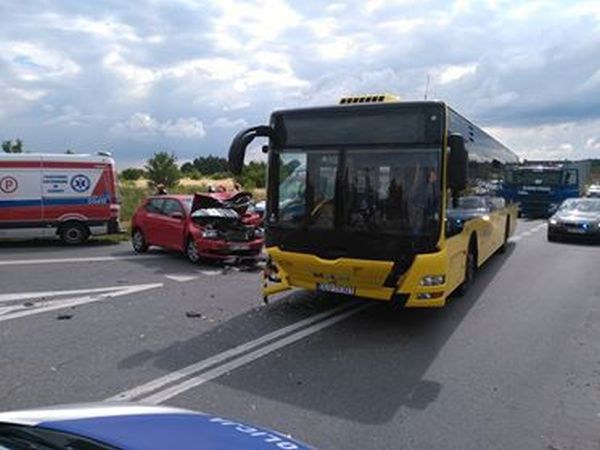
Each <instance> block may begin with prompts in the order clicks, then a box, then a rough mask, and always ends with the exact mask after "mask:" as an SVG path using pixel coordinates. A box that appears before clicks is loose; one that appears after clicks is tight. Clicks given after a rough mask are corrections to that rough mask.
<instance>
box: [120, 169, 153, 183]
mask: <svg viewBox="0 0 600 450" xmlns="http://www.w3.org/2000/svg"><path fill="white" fill-rule="evenodd" d="M145 174H146V173H145V172H144V169H138V168H137V167H129V168H127V169H123V171H121V173H120V174H119V177H121V178H122V179H123V180H139V179H140V178H142V177H143V176H144V175H145Z"/></svg>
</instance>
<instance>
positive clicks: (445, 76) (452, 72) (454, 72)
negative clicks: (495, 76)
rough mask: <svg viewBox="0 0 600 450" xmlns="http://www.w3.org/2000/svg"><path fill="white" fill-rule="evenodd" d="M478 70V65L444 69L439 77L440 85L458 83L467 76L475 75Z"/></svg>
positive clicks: (472, 64)
mask: <svg viewBox="0 0 600 450" xmlns="http://www.w3.org/2000/svg"><path fill="white" fill-rule="evenodd" d="M476 70H477V64H475V63H471V64H464V65H460V66H448V67H446V68H444V69H442V70H441V71H440V73H439V75H438V82H439V83H440V84H448V83H452V82H454V81H458V80H460V79H461V78H463V77H466V76H467V75H471V74H473V73H475V71H476Z"/></svg>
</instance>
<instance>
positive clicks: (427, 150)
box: [229, 95, 518, 307]
mask: <svg viewBox="0 0 600 450" xmlns="http://www.w3.org/2000/svg"><path fill="white" fill-rule="evenodd" d="M257 137H265V138H268V145H265V146H264V147H263V151H264V152H266V153H267V155H268V173H267V205H266V211H265V217H264V219H265V232H266V247H267V253H268V255H269V258H268V262H267V265H266V267H265V272H264V280H265V284H264V290H263V295H264V300H265V301H267V299H268V297H269V296H270V295H273V294H276V293H279V292H283V291H285V290H288V289H292V288H302V289H309V290H316V291H324V292H334V293H339V294H345V295H348V296H359V297H366V298H369V299H376V300H382V301H389V302H393V303H395V304H399V305H402V306H406V307H441V306H443V305H444V304H445V302H446V299H447V297H448V296H449V295H450V294H451V293H452V292H453V291H455V290H457V289H459V290H461V291H464V290H466V288H467V287H468V286H469V284H470V283H471V280H472V279H473V276H474V275H475V273H476V271H477V269H478V268H479V267H480V266H481V265H482V264H483V263H484V262H485V261H486V260H487V259H488V258H490V257H491V256H492V255H493V254H494V253H495V252H497V251H502V250H503V249H504V248H505V247H506V243H507V240H508V238H509V237H510V235H511V234H512V233H513V231H514V229H515V226H516V218H517V207H516V205H512V204H507V203H505V202H504V200H503V199H502V198H499V197H496V196H494V195H493V193H492V191H493V186H494V183H493V182H492V179H493V178H497V177H498V176H499V174H500V173H502V170H503V168H504V165H505V164H508V163H515V162H517V161H518V158H517V156H516V155H515V154H514V153H513V152H512V151H510V150H509V149H508V148H506V147H505V146H504V145H502V144H501V143H500V142H498V141H497V140H495V139H494V138H492V137H491V136H490V135H488V134H487V133H486V132H484V131H483V130H482V129H481V128H479V127H477V126H475V125H474V124H473V123H472V122H470V121H469V120H467V119H465V118H464V117H463V116H461V115H459V114H458V113H457V112H456V111H454V110H453V109H452V108H450V107H449V106H448V105H446V104H445V103H443V102H437V101H435V102H434V101H410V102H405V101H398V100H397V99H395V98H394V97H392V96H390V95H372V96H362V97H346V98H343V99H342V100H341V101H340V104H338V105H334V106H325V107H312V108H303V109H291V110H284V111H275V112H273V113H272V115H271V119H270V124H269V125H262V126H256V127H252V128H249V129H246V130H243V131H241V132H240V133H238V134H237V135H236V137H235V138H234V139H233V141H232V143H231V147H230V150H229V165H230V169H231V171H232V172H233V173H234V174H239V173H241V171H242V169H243V162H244V155H245V151H246V147H247V146H248V145H249V144H250V142H252V140H253V139H254V138H257ZM495 181H496V183H497V182H498V181H499V180H498V179H496V180H495Z"/></svg>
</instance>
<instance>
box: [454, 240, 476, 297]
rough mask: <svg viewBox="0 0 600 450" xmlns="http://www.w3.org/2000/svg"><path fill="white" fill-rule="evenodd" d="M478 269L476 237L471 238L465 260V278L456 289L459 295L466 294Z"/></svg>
mask: <svg viewBox="0 0 600 450" xmlns="http://www.w3.org/2000/svg"><path fill="white" fill-rule="evenodd" d="M476 271H477V243H476V241H475V239H474V238H471V242H470V243H469V250H468V252H467V260H466V262H465V279H464V280H463V282H462V284H461V285H460V286H459V287H458V288H457V289H456V291H457V293H458V295H460V296H463V295H465V294H466V293H467V292H468V290H469V289H470V288H471V285H472V284H473V279H474V278H475V272H476Z"/></svg>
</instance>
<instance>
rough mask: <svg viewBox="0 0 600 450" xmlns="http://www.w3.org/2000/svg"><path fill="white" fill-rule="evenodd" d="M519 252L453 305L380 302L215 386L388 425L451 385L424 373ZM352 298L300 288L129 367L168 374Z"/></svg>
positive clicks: (499, 261) (489, 267)
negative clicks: (403, 307) (414, 306)
mask: <svg viewBox="0 0 600 450" xmlns="http://www.w3.org/2000/svg"><path fill="white" fill-rule="evenodd" d="M514 248H515V245H514V244H511V245H509V247H508V249H507V252H506V253H505V254H502V255H496V256H494V257H493V258H491V260H490V261H489V262H488V263H487V264H485V265H484V266H483V267H482V268H481V269H480V271H479V273H478V274H477V278H476V280H475V282H474V283H473V285H472V287H471V290H470V291H469V292H468V293H467V294H466V295H465V296H464V297H462V298H452V299H451V300H450V302H449V304H448V305H447V306H446V308H443V309H435V310H433V309H432V310H410V309H406V310H398V309H394V308H393V307H392V306H390V305H389V304H386V303H373V306H372V307H371V308H368V309H367V310H366V311H363V312H361V313H359V314H357V315H356V316H353V317H351V318H350V319H347V320H345V321H343V322H341V323H339V324H337V325H335V326H333V327H332V328H328V329H325V330H323V331H321V332H319V333H316V334H314V335H311V336H309V337H307V338H305V339H303V340H301V341H299V342H297V343H294V344H292V345H290V346H289V347H284V348H282V349H280V350H279V351H276V352H274V353H271V354H269V355H268V356H265V357H263V358H261V359H259V360H256V361H254V362H253V363H252V364H249V365H247V366H244V367H242V368H240V369H237V370H235V371H234V372H232V373H231V374H229V375H228V376H222V377H220V378H217V379H216V380H213V383H216V384H220V385H223V386H225V387H227V388H230V389H234V390H237V391H240V392H244V393H247V394H251V395H254V396H258V397H263V398H265V399H269V400H272V401H275V402H280V403H286V404H291V405H294V406H295V407H299V408H302V409H304V410H307V411H317V412H319V413H323V414H327V415H330V416H336V417H340V418H344V419H347V420H352V421H357V422H361V423H367V424H378V423H385V422H387V421H389V420H390V419H391V418H392V417H393V416H394V415H396V414H397V412H398V410H399V409H400V408H402V407H405V408H409V409H419V410H421V409H425V408H427V407H428V406H429V405H430V404H431V403H433V402H435V401H436V400H437V398H438V396H439V393H440V392H441V390H442V389H443V388H444V386H443V385H441V384H439V383H438V382H436V381H434V380H428V379H426V378H425V377H424V374H425V373H426V372H427V369H428V368H429V367H430V366H431V364H432V363H433V362H434V361H435V359H436V357H437V355H438V354H439V353H440V351H441V350H442V349H443V347H444V345H445V343H446V342H447V340H448V339H449V338H450V336H452V334H453V333H454V331H455V330H456V329H457V327H458V326H459V325H460V324H461V322H462V321H463V319H464V318H465V316H466V315H467V313H468V312H469V310H470V309H471V307H472V306H473V305H474V304H475V303H476V302H477V300H478V298H479V297H480V296H481V294H482V293H483V292H484V291H485V290H486V288H487V286H488V284H489V283H490V282H491V281H492V280H493V278H494V276H495V274H496V273H497V272H498V271H499V270H500V268H501V267H502V265H503V264H504V262H505V261H506V260H507V259H508V258H509V257H510V254H511V253H512V252H513V250H514ZM344 301H345V299H344V298H340V297H336V296H323V295H319V294H311V293H306V292H297V293H293V294H290V295H288V296H286V297H284V298H283V299H281V300H279V301H277V302H275V303H273V304H271V305H269V306H265V307H259V308H256V309H255V310H252V311H249V312H247V313H245V314H242V315H240V316H237V317H235V318H233V319H231V320H229V321H227V322H225V323H223V324H221V325H219V326H217V327H215V328H213V329H211V330H210V331H208V332H207V333H204V334H202V335H199V336H197V337H195V338H193V339H190V340H187V341H182V342H177V343H175V344H173V345H170V346H168V347H166V348H163V349H161V350H159V351H155V352H152V351H143V352H140V353H137V354H134V355H131V356H130V357H128V358H126V359H125V360H123V361H121V363H120V368H123V369H125V368H130V367H134V366H138V365H141V364H153V365H155V366H156V367H158V368H160V369H162V370H164V371H173V370H177V369H180V368H182V367H184V366H187V365H190V364H193V363H195V362H198V361H199V360H202V359H204V358H206V357H207V356H210V355H213V354H215V353H216V352H221V351H223V350H225V349H228V348H231V347H232V346H234V345H236V344H239V343H242V342H247V340H248V339H251V338H255V337H258V336H261V335H264V334H266V333H268V332H269V331H272V330H274V329H278V328H280V327H281V326H285V325H286V324H289V323H293V322H296V321H298V320H301V319H303V318H304V317H308V316H310V315H312V314H315V313H318V312H320V311H324V310H327V309H330V308H332V307H335V306H336V305H339V304H341V303H342V302H344ZM256 333H258V334H256Z"/></svg>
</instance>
